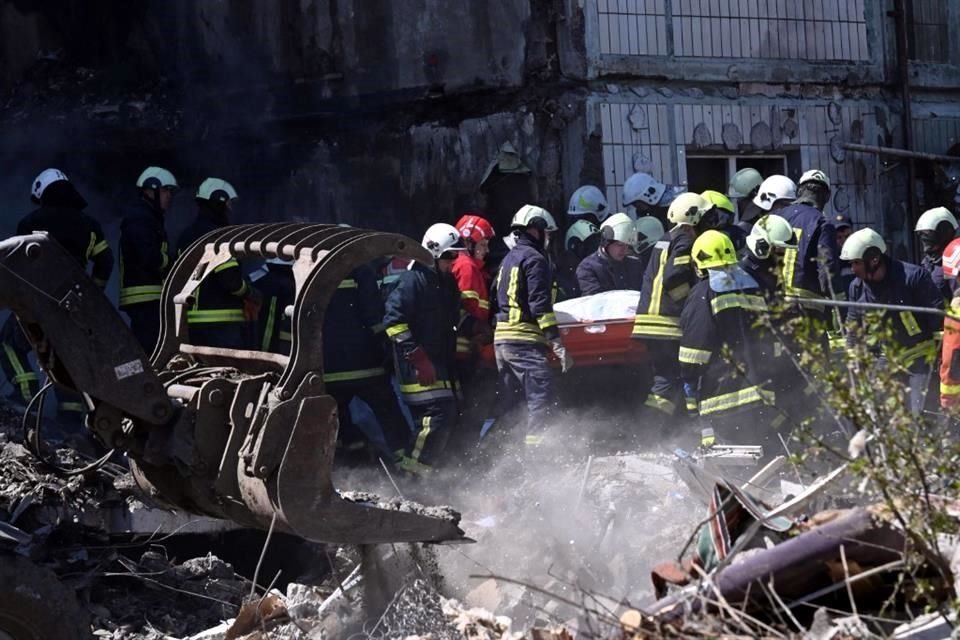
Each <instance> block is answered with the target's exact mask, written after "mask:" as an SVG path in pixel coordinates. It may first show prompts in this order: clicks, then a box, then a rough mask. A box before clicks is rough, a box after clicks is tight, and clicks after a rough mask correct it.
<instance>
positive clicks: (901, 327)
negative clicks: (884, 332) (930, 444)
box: [840, 228, 943, 413]
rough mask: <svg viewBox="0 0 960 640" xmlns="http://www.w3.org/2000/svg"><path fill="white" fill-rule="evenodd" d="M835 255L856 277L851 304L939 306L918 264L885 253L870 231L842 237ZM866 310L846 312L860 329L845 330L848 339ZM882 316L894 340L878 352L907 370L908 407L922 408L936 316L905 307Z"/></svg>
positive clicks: (853, 337) (932, 354)
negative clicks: (905, 309)
mask: <svg viewBox="0 0 960 640" xmlns="http://www.w3.org/2000/svg"><path fill="white" fill-rule="evenodd" d="M840 259H841V260H844V261H847V262H850V266H851V268H852V269H853V273H854V275H855V276H856V277H855V278H854V280H853V282H852V283H850V291H849V294H848V299H849V300H850V301H851V302H872V303H879V304H895V305H907V306H914V307H927V308H929V309H942V308H943V296H941V295H940V290H939V289H937V286H936V285H935V284H934V283H933V279H932V278H931V277H930V274H929V273H927V272H926V271H925V270H924V269H923V268H922V267H920V266H918V265H915V264H910V263H907V262H901V261H900V260H896V259H894V258H891V257H890V256H888V255H887V245H886V243H885V242H884V241H883V238H881V237H880V234H878V233H877V232H876V231H874V230H873V229H869V228H867V229H860V230H859V231H856V232H854V233H853V234H852V235H851V236H850V237H849V238H847V241H846V242H845V243H844V245H843V251H842V252H841V254H840ZM866 314H867V312H866V311H864V310H862V309H853V308H852V309H850V310H849V311H848V312H847V323H848V325H851V324H852V325H853V326H855V327H859V328H860V331H859V332H857V331H850V332H849V333H848V334H847V335H848V341H849V342H851V343H852V342H853V341H854V340H856V339H858V335H857V334H858V333H859V334H862V329H863V325H864V320H865V316H866ZM886 319H887V326H888V327H889V329H890V331H891V332H892V339H893V342H894V344H893V345H889V344H887V345H885V347H887V348H886V349H885V350H884V354H883V355H885V356H887V357H889V358H891V359H893V358H895V359H896V361H897V363H898V364H900V365H901V366H903V367H904V368H906V369H907V370H908V371H909V372H910V375H909V379H910V382H909V388H910V406H911V409H912V410H913V411H914V412H915V413H918V412H919V411H920V410H921V409H922V407H923V401H924V395H925V393H926V387H927V384H926V379H927V372H928V371H929V366H930V363H931V362H932V361H933V359H934V357H935V355H936V353H935V351H936V342H935V341H934V336H933V334H934V332H936V331H938V330H939V329H940V327H939V326H938V325H939V324H940V323H939V319H938V318H937V316H935V315H931V314H925V313H923V314H921V313H913V312H910V311H903V312H895V313H888V314H886Z"/></svg>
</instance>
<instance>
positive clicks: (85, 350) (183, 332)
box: [0, 224, 466, 544]
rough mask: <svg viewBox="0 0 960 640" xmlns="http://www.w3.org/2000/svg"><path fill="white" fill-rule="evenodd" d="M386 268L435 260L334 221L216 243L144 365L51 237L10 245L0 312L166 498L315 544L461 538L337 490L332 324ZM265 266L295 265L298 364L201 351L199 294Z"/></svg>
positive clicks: (403, 510) (173, 298) (197, 257)
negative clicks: (362, 270)
mask: <svg viewBox="0 0 960 640" xmlns="http://www.w3.org/2000/svg"><path fill="white" fill-rule="evenodd" d="M388 257H389V258H405V259H409V260H417V261H420V262H423V263H425V264H432V262H433V261H432V258H431V256H430V255H429V254H428V253H427V252H426V250H424V249H423V248H422V247H420V245H419V244H418V243H417V242H415V241H413V240H411V239H410V238H407V237H405V236H401V235H397V234H390V233H379V232H374V231H366V230H362V229H354V228H349V227H341V226H335V225H308V224H261V225H239V226H231V227H224V228H222V229H219V230H217V231H214V232H212V233H210V234H208V235H207V236H205V237H203V238H201V239H200V240H198V241H197V242H196V243H194V244H193V245H192V246H191V247H190V248H189V249H188V250H187V251H186V252H185V253H184V254H183V255H182V256H181V257H180V259H179V260H178V261H177V263H176V264H175V265H174V268H173V270H172V272H171V274H170V276H169V277H168V278H167V281H166V283H165V284H164V289H163V296H162V304H161V316H162V317H161V326H162V330H161V336H160V339H159V341H158V343H157V345H156V348H155V350H154V353H153V355H152V357H151V358H150V359H149V361H148V360H147V358H146V356H145V354H144V353H143V351H142V349H141V348H140V346H139V345H138V344H137V343H136V340H135V339H134V338H133V336H132V334H131V333H130V331H129V330H128V329H127V328H126V326H125V325H124V323H123V321H122V319H121V318H120V316H119V314H118V313H117V311H116V310H115V309H113V308H112V305H111V304H110V303H109V301H108V300H107V299H106V298H105V297H104V296H103V294H102V292H100V291H99V290H98V289H97V288H96V287H95V286H94V285H93V283H92V282H91V281H90V280H89V278H88V277H87V276H86V274H85V273H84V272H83V270H82V269H81V268H80V266H79V265H77V264H76V263H75V261H73V260H72V259H71V258H70V257H69V256H68V255H67V254H66V253H65V252H64V250H63V249H62V248H61V247H59V245H57V244H56V242H54V241H52V240H50V239H49V238H48V237H47V236H45V235H43V234H35V235H31V236H21V237H17V238H11V239H9V240H7V241H4V242H2V243H0V267H2V268H0V304H4V305H5V306H7V307H9V308H12V309H13V310H14V312H15V313H17V315H18V317H19V319H20V322H21V325H22V326H24V329H25V333H26V334H27V337H28V339H29V340H30V341H31V343H32V344H33V345H34V347H35V348H36V349H37V351H38V354H40V355H41V356H42V359H41V364H42V365H44V366H45V368H47V370H48V372H49V373H50V375H51V377H52V379H54V380H55V381H56V382H57V383H58V384H59V385H61V386H64V387H67V388H71V389H75V390H78V391H82V392H84V393H85V395H86V397H87V398H88V400H89V406H90V409H91V411H90V413H89V415H88V418H87V424H88V425H89V426H90V428H91V429H92V430H93V431H94V432H95V433H96V434H97V435H98V437H100V438H101V439H102V440H103V441H104V442H105V443H106V444H108V445H109V446H113V447H119V448H122V449H123V450H125V451H127V453H128V456H129V459H130V460H131V470H132V472H133V474H134V477H135V479H136V480H137V482H138V483H139V485H140V486H141V488H142V489H144V491H145V492H147V494H148V495H151V496H153V497H155V498H156V499H157V500H158V501H161V502H165V503H167V504H169V505H171V506H173V507H176V508H179V509H182V510H185V511H189V512H191V513H196V514H202V515H208V516H214V517H220V518H226V519H231V520H233V521H235V522H238V523H241V524H244V525H248V526H258V527H269V526H274V527H275V528H278V529H280V530H285V531H288V532H291V533H294V534H297V535H300V536H302V537H304V538H306V539H310V540H315V541H318V542H331V543H343V544H377V543H386V542H455V541H465V540H466V538H464V535H463V532H462V531H461V530H460V528H459V526H458V525H459V520H460V516H459V514H458V513H457V512H455V511H453V510H452V509H449V508H446V507H431V508H427V507H422V506H420V505H416V504H412V503H408V502H404V501H402V500H399V499H398V500H383V499H380V498H378V497H377V496H375V495H372V494H370V493H366V492H364V491H363V488H362V487H346V488H341V489H337V488H336V487H334V483H333V466H334V463H335V452H336V442H337V430H338V426H339V421H338V416H337V403H336V400H335V399H334V398H333V397H332V396H330V395H329V394H328V393H327V392H326V387H325V383H324V372H323V331H322V329H323V319H324V313H325V311H326V308H327V305H328V304H329V302H330V300H331V298H332V297H333V294H334V293H335V292H336V290H337V288H338V286H339V285H340V283H341V282H342V281H343V280H344V279H346V278H348V277H349V276H350V273H351V272H352V271H353V270H354V269H355V268H357V267H359V266H361V265H364V264H368V263H371V262H373V261H375V260H378V259H384V258H388ZM266 259H280V260H284V261H288V262H289V263H290V264H291V265H292V276H291V277H292V278H293V280H294V285H295V287H294V288H295V292H296V293H295V296H294V299H293V301H292V304H291V305H289V306H287V308H285V309H282V310H279V312H281V313H284V314H286V315H287V316H288V317H290V320H291V334H292V343H291V349H290V353H289V354H278V353H266V352H260V351H251V350H241V349H230V348H215V347H209V346H200V345H196V344H192V343H191V341H190V334H189V324H188V322H187V313H188V311H189V309H190V307H191V306H192V305H193V304H194V302H195V300H196V297H197V291H198V288H199V287H200V285H201V283H202V282H203V281H204V280H205V279H206V278H207V277H208V276H210V275H211V274H213V273H215V272H216V271H217V270H218V268H219V267H221V266H223V265H225V264H227V263H228V262H230V261H254V260H257V261H259V260H266ZM385 479H386V478H385Z"/></svg>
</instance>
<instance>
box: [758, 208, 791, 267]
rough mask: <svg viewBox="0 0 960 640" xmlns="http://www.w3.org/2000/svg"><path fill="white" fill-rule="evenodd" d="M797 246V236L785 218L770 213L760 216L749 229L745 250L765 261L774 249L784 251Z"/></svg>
mask: <svg viewBox="0 0 960 640" xmlns="http://www.w3.org/2000/svg"><path fill="white" fill-rule="evenodd" d="M796 246H797V236H796V234H795V233H794V232H793V227H791V226H790V223H789V222H787V219H786V218H783V217H781V216H778V215H776V214H773V213H770V214H767V215H765V216H762V217H761V218H760V219H758V220H757V221H756V222H755V223H754V224H753V228H751V229H750V234H749V235H748V236H747V248H748V249H750V253H752V254H753V255H755V256H756V257H758V258H760V259H761V260H765V259H766V258H769V257H770V254H772V253H773V250H774V248H779V249H786V248H788V247H796Z"/></svg>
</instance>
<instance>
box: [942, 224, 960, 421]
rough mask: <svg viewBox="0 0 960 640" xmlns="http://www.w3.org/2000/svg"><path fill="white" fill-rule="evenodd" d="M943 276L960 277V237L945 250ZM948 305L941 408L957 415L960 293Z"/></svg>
mask: <svg viewBox="0 0 960 640" xmlns="http://www.w3.org/2000/svg"><path fill="white" fill-rule="evenodd" d="M943 276H944V278H946V279H948V280H950V281H952V282H954V284H955V283H956V279H957V277H958V276H960V238H957V239H955V240H952V241H951V242H950V244H948V245H947V248H946V249H944V251H943ZM953 291H954V294H953V296H952V297H951V299H950V304H949V305H947V316H946V318H944V320H943V345H942V346H941V350H940V408H942V409H944V410H946V411H949V412H950V413H955V412H956V411H957V408H958V407H960V291H958V290H957V287H956V286H954V287H953Z"/></svg>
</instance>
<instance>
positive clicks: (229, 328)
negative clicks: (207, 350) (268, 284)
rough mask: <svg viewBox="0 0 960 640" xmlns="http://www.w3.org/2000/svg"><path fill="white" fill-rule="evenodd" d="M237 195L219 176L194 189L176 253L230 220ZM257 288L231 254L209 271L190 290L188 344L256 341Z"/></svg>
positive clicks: (248, 344) (232, 345) (234, 345)
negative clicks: (191, 213) (193, 211)
mask: <svg viewBox="0 0 960 640" xmlns="http://www.w3.org/2000/svg"><path fill="white" fill-rule="evenodd" d="M236 199H237V191H236V189H234V188H233V185H232V184H230V183H229V182H227V181H226V180H221V179H220V178H207V179H206V180H204V181H203V182H202V183H200V187H199V188H198V189H197V195H196V198H195V200H196V203H197V215H196V217H195V218H194V219H193V222H191V223H190V225H189V226H187V228H186V229H184V230H183V231H182V232H181V234H180V238H179V239H178V242H177V252H178V254H180V253H183V252H185V251H186V250H187V249H189V248H190V245H191V244H193V243H194V242H195V241H197V240H199V239H200V238H202V237H203V236H205V235H206V234H208V233H210V232H211V231H215V230H217V229H219V228H221V227H224V226H226V225H228V224H230V210H231V208H232V207H233V203H234V202H235V201H236ZM261 298H262V297H261V295H260V292H259V291H257V290H256V289H255V288H254V287H253V286H252V285H251V284H250V281H249V280H248V279H247V278H246V277H245V276H244V275H243V272H242V271H241V269H240V263H239V262H237V261H236V260H235V259H230V260H228V261H227V262H225V263H223V264H221V265H220V266H218V267H216V268H215V269H214V270H213V274H212V275H211V276H210V277H209V278H207V279H206V280H204V282H203V284H201V285H200V287H199V288H198V289H197V290H196V291H195V292H194V301H193V305H192V306H191V307H190V309H189V310H188V311H187V324H188V326H189V330H190V343H191V344H195V345H203V346H208V347H222V348H226V349H249V348H252V347H253V346H254V343H255V342H256V339H255V335H254V333H255V327H254V326H253V324H252V323H253V322H254V321H256V319H257V316H258V315H259V312H260V305H261V303H262V299H261Z"/></svg>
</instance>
